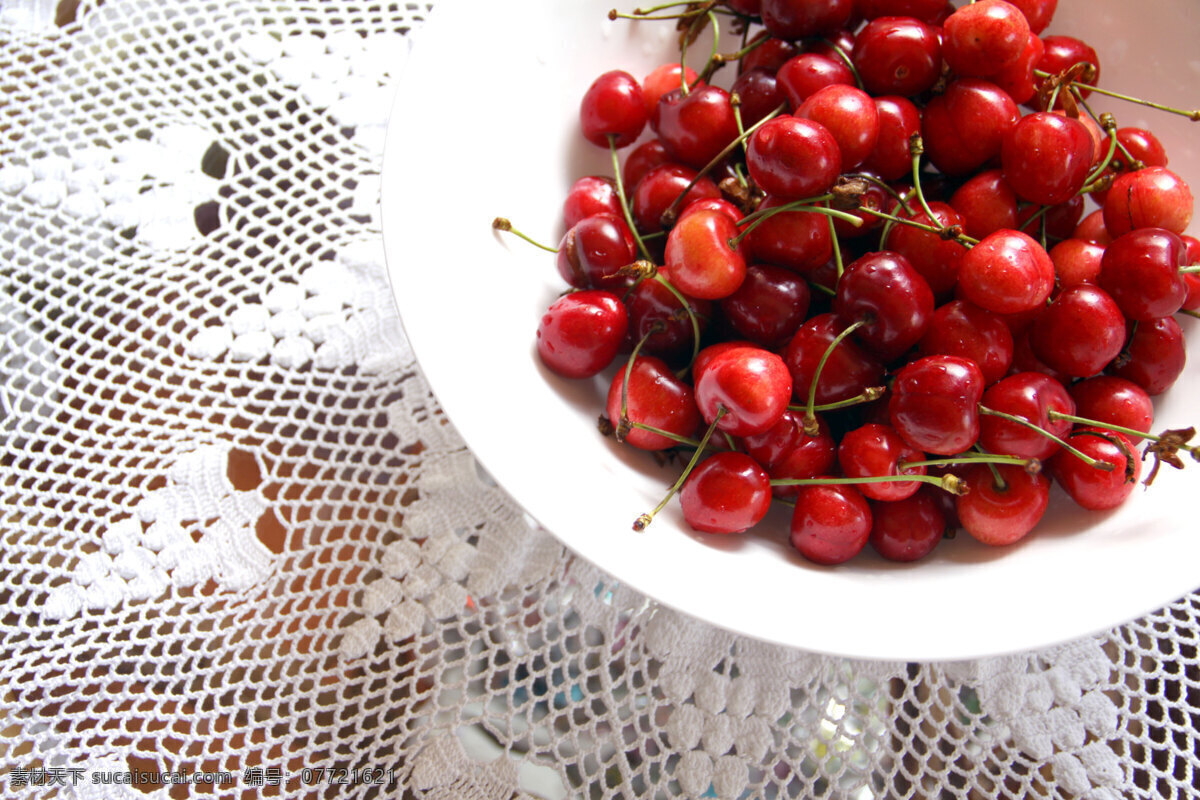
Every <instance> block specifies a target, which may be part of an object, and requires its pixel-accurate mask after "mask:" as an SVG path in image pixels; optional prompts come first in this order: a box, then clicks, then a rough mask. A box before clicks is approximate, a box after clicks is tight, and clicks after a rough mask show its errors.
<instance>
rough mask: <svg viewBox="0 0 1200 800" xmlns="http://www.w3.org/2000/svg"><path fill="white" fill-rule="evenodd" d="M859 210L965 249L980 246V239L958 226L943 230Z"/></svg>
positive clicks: (861, 207)
mask: <svg viewBox="0 0 1200 800" xmlns="http://www.w3.org/2000/svg"><path fill="white" fill-rule="evenodd" d="M858 210H859V211H862V212H863V213H866V214H870V215H872V216H875V217H879V218H880V219H886V220H887V221H888V222H892V223H895V224H897V225H907V226H908V227H910V228H920V229H921V230H923V231H929V232H930V233H936V234H937V235H938V236H941V237H942V238H943V239H947V240H949V239H953V240H954V241H956V242H958V243H959V244H961V245H962V246H963V247H974V246H975V245H977V244H979V240H978V239H975V238H973V237H970V236H967V235H966V234H965V233H963V232H962V228H961V227H960V226H958V225H948V226H946V227H944V228H943V227H940V226H937V225H927V224H925V223H924V222H917V221H916V220H912V219H905V218H904V217H898V216H896V215H895V214H889V213H887V212H886V211H877V210H875V209H873V208H867V207H866V206H859V207H858ZM930 219H937V217H930Z"/></svg>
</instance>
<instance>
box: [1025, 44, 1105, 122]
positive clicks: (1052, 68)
mask: <svg viewBox="0 0 1200 800" xmlns="http://www.w3.org/2000/svg"><path fill="white" fill-rule="evenodd" d="M1042 47H1043V52H1042V57H1041V58H1040V59H1038V63H1037V68H1038V69H1039V70H1041V71H1042V72H1049V73H1050V74H1051V75H1057V74H1059V73H1061V72H1063V71H1064V70H1067V69H1070V68H1071V67H1073V66H1075V65H1076V64H1079V63H1087V64H1091V66H1092V71H1091V72H1090V73H1087V74H1081V75H1080V76H1079V77H1080V78H1082V79H1083V82H1084V83H1090V84H1092V85H1093V86H1095V85H1096V82H1097V81H1099V80H1100V59H1099V57H1098V56H1097V55H1096V51H1095V50H1094V49H1093V48H1092V46H1091V45H1089V44H1087V43H1086V42H1084V41H1083V40H1081V39H1076V38H1075V37H1074V36H1062V35H1055V36H1043V37H1042ZM1080 93H1081V94H1082V95H1083V97H1084V98H1085V99H1086V98H1087V97H1088V95H1090V94H1091V93H1092V92H1091V90H1090V89H1081V90H1080ZM1038 107H1039V108H1040V107H1041V105H1040V104H1039V106H1038Z"/></svg>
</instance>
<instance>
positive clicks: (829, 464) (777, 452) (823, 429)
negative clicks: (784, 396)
mask: <svg viewBox="0 0 1200 800" xmlns="http://www.w3.org/2000/svg"><path fill="white" fill-rule="evenodd" d="M742 444H743V446H744V447H745V449H746V452H747V453H748V454H749V455H750V457H751V458H753V459H754V460H756V461H758V462H759V463H760V464H763V465H764V466H765V467H766V469H767V473H768V474H769V475H770V476H771V480H779V479H796V478H815V477H816V476H818V475H824V474H825V473H827V472H829V471H830V470H831V469H833V466H834V464H836V463H837V442H836V441H834V438H833V435H832V434H831V433H830V431H829V425H828V424H827V423H826V422H825V420H824V419H823V418H822V417H821V416H820V415H819V414H818V415H817V432H816V433H815V434H808V433H805V431H804V424H803V422H802V420H801V413H800V412H796V411H792V410H791V409H789V410H787V411H784V412H783V416H782V417H780V418H779V421H778V422H776V423H775V424H774V425H772V426H771V427H770V428H768V429H767V430H766V431H764V432H762V433H759V434H754V435H752V436H746V437H743V439H742ZM798 489H799V487H797V486H776V487H774V490H773V494H774V495H775V496H776V497H795V495H796V492H797V491H798Z"/></svg>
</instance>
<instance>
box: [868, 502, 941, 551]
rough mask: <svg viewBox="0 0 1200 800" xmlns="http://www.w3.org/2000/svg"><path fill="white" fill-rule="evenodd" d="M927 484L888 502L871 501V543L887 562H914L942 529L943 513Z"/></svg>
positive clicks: (934, 542)
mask: <svg viewBox="0 0 1200 800" xmlns="http://www.w3.org/2000/svg"><path fill="white" fill-rule="evenodd" d="M935 492H940V493H941V494H946V493H945V492H942V490H940V489H936V488H933V487H931V486H922V487H921V488H920V489H919V490H918V491H917V493H916V494H914V495H912V496H911V497H906V498H904V499H903V500H896V501H894V502H888V503H879V502H876V503H871V518H872V524H871V537H870V542H871V546H872V547H873V548H875V552H877V553H879V555H881V556H883V557H884V558H886V559H887V560H888V561H918V560H920V559H922V558H925V556H927V555H929V554H930V553H932V552H933V549H934V548H935V547H937V546H938V543H939V542H941V541H942V537H943V536H944V535H945V532H946V515H945V514H944V513H943V512H942V508H941V505H940V504H939V502H938V501H937V500H936V499H935V495H934V493H935Z"/></svg>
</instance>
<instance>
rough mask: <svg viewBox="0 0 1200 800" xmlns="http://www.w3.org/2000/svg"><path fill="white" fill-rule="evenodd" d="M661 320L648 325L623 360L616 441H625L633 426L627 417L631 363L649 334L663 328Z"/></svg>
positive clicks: (631, 372) (635, 359)
mask: <svg viewBox="0 0 1200 800" xmlns="http://www.w3.org/2000/svg"><path fill="white" fill-rule="evenodd" d="M664 327H665V326H664V325H663V323H662V322H661V321H659V320H655V321H654V323H653V324H651V325H650V330H648V331H646V333H645V335H644V336H642V338H640V339H638V343H637V344H636V345H634V347H633V352H631V353H630V354H629V360H628V361H626V362H625V380H624V381H622V383H621V418H620V419H619V420H617V425H616V436H617V441H618V442H623V441H625V437H626V436H627V435H628V434H629V429H630V428H632V427H633V421H632V420H630V419H629V378H630V376H632V375H633V365H634V364H635V363H636V362H637V359H638V355H639V354H640V353H641V352H642V346H643V345H645V344H646V342H647V341H648V340H649V339H650V337H651V336H653V335H654V334H656V333H658V332H659V331H661V330H663V329H664Z"/></svg>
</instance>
